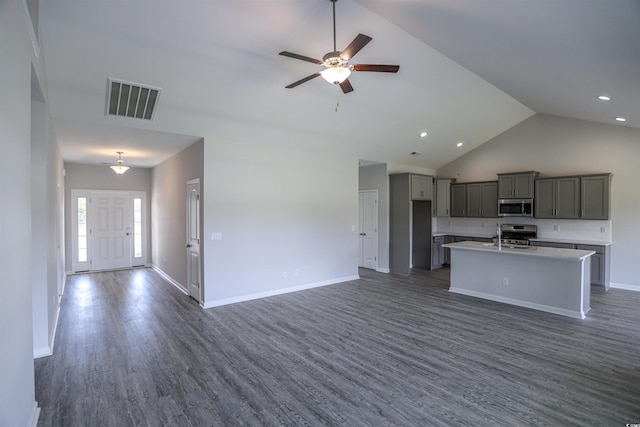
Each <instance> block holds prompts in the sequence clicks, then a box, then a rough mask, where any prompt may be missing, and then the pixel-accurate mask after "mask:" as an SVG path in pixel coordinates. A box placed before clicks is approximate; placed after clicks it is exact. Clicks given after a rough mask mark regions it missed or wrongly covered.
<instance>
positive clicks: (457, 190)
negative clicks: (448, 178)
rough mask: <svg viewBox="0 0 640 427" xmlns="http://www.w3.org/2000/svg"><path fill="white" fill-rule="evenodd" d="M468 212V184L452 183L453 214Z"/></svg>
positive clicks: (460, 214)
mask: <svg viewBox="0 0 640 427" xmlns="http://www.w3.org/2000/svg"><path fill="white" fill-rule="evenodd" d="M466 213H467V184H451V216H465V215H466Z"/></svg>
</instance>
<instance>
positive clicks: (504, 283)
mask: <svg viewBox="0 0 640 427" xmlns="http://www.w3.org/2000/svg"><path fill="white" fill-rule="evenodd" d="M502 284H503V285H504V286H509V278H508V277H506V276H505V277H503V278H502Z"/></svg>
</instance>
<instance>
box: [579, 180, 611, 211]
mask: <svg viewBox="0 0 640 427" xmlns="http://www.w3.org/2000/svg"><path fill="white" fill-rule="evenodd" d="M610 190H611V174H602V175H586V176H581V177H580V196H581V197H580V213H581V216H580V217H581V218H582V219H609V211H610V209H609V208H610V204H611V202H610V201H611V197H610V196H609V193H610Z"/></svg>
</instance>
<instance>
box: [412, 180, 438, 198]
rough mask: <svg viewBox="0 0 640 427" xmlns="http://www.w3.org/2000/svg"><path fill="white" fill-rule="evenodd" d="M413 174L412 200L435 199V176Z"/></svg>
mask: <svg viewBox="0 0 640 427" xmlns="http://www.w3.org/2000/svg"><path fill="white" fill-rule="evenodd" d="M410 176H411V200H431V199H433V194H432V193H433V178H432V177H430V176H426V175H414V174H410Z"/></svg>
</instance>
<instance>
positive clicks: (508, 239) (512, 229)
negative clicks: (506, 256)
mask: <svg viewBox="0 0 640 427" xmlns="http://www.w3.org/2000/svg"><path fill="white" fill-rule="evenodd" d="M500 236H501V238H502V244H503V245H506V246H509V245H517V246H529V239H535V238H536V237H538V227H537V226H535V225H519V224H500ZM496 238H497V237H496Z"/></svg>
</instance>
